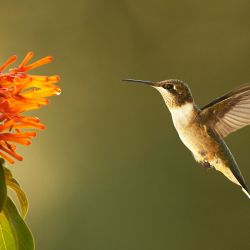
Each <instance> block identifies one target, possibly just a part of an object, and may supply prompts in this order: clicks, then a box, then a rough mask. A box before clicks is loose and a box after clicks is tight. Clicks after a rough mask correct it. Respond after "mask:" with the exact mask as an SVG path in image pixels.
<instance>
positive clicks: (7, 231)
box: [0, 213, 16, 250]
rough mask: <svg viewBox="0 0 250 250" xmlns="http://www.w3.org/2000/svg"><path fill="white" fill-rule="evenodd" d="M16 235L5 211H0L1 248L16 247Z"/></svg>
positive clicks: (0, 249)
mask: <svg viewBox="0 0 250 250" xmlns="http://www.w3.org/2000/svg"><path fill="white" fill-rule="evenodd" d="M15 246H16V243H15V237H14V235H13V234H12V231H11V227H10V224H9V222H8V219H7V218H6V216H5V214H4V213H0V250H14V249H16V247H15Z"/></svg>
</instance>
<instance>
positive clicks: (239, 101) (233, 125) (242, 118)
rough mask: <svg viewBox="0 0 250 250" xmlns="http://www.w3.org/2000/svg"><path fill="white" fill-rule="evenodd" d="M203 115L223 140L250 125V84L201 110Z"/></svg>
mask: <svg viewBox="0 0 250 250" xmlns="http://www.w3.org/2000/svg"><path fill="white" fill-rule="evenodd" d="M201 115H202V116H203V118H204V119H205V120H206V122H208V124H210V126H211V127H212V128H214V130H215V131H216V132H217V133H218V134H219V135H220V136H221V137H222V138H225V137H226V136H227V135H229V134H230V133H232V132H234V131H236V130H238V129H240V128H243V127H245V126H247V125H249V124H250V84H247V85H245V86H243V87H240V88H238V89H235V90H233V91H231V92H229V93H227V94H225V95H223V96H221V97H219V98H217V99H215V100H213V101H212V102H210V103H209V104H207V105H206V106H204V107H203V108H202V109H201Z"/></svg>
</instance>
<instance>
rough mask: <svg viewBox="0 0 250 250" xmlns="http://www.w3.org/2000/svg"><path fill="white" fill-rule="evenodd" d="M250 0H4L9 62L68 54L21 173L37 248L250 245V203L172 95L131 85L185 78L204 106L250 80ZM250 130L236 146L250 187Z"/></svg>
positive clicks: (147, 249) (53, 67)
mask: <svg viewBox="0 0 250 250" xmlns="http://www.w3.org/2000/svg"><path fill="white" fill-rule="evenodd" d="M249 8H250V2H248V1H244V0H239V1H226V0H222V1H209V2H208V1H194V0H191V1H175V0H172V1H170V0H167V1H166V0H157V1H145V0H119V1H117V0H109V1H100V0H99V1H98V0H96V1H93V0H82V1H80V0H79V1H59V0H56V1H48V0H43V1H5V2H2V3H1V15H0V23H1V24H0V27H1V41H0V49H1V57H0V59H1V62H4V61H5V59H6V58H8V57H9V56H10V55H12V54H17V55H18V56H19V58H20V60H21V58H22V57H23V56H24V55H25V54H26V53H27V52H28V51H29V50H32V51H34V52H35V58H37V59H39V58H40V57H43V56H46V55H53V56H54V57H55V61H54V62H53V63H52V64H50V65H47V66H44V67H43V68H39V69H37V70H36V71H35V73H43V74H60V75H61V78H62V80H61V82H60V86H61V88H62V90H63V93H62V95H61V96H60V97H53V98H51V104H50V106H49V107H46V108H44V109H43V110H40V111H37V112H35V114H36V115H38V116H39V117H40V118H41V119H42V121H43V122H44V123H45V124H46V126H47V130H46V131H44V132H40V133H39V134H38V136H37V138H36V139H34V140H33V144H32V145H31V147H30V148H24V149H21V150H22V153H23V155H24V157H25V159H24V161H23V162H22V163H17V164H15V166H13V167H12V169H13V171H14V174H15V175H16V177H17V178H18V179H19V181H20V183H21V185H22V186H23V188H24V189H25V191H26V192H27V194H28V196H29V199H30V211H29V215H28V223H29V225H30V227H31V229H32V231H33V232H34V236H35V238H36V244H37V249H39V250H40V249H41V250H43V249H46V250H49V249H63V250H71V249H72V250H75V249H76V250H78V249H79V250H81V249H84V250H152V249H157V250H165V249H169V250H170V249H171V250H179V249H185V250H189V249H190V250H193V249H197V250H198V249H203V250H210V249H216V250H221V249H227V250H233V249H249V248H250V238H249V235H250V232H249V228H250V201H249V200H247V198H246V196H245V195H244V194H243V193H242V192H241V190H240V189H239V188H237V187H236V186H235V185H233V184H231V183H229V181H227V180H226V179H225V178H224V177H223V176H221V175H220V174H219V173H215V172H209V173H207V172H206V171H204V170H203V169H200V168H199V166H198V165H197V164H196V163H195V162H194V160H193V159H192V156H191V154H190V153H189V152H188V150H187V149H185V148H184V146H183V145H182V143H181V142H180V140H178V139H177V135H176V132H175V130H174V128H173V125H172V123H171V120H170V115H169V113H168V111H167V109H166V108H165V107H164V105H163V101H162V100H161V98H160V95H159V94H158V93H157V92H156V91H155V90H153V89H150V88H149V87H146V86H136V85H132V84H130V85H129V84H125V83H122V82H121V81H120V80H121V79H122V78H128V77H134V78H139V79H140V78H141V79H145V80H163V79H167V78H180V79H182V80H185V81H187V82H188V83H189V84H190V87H191V88H192V90H193V95H194V97H195V100H196V101H197V103H198V104H199V105H203V104H206V103H207V102H208V101H210V100H211V99H212V98H214V97H216V96H218V95H220V94H223V93H224V92H226V91H228V90H230V89H231V88H233V87H236V86H237V85H240V84H243V83H246V82H250V15H249ZM249 138H250V127H248V128H245V129H243V130H241V131H239V132H237V133H235V134H233V135H231V136H230V137H229V138H228V139H227V142H228V144H229V146H230V148H231V149H232V151H233V153H234V154H235V157H236V159H237V161H238V163H239V166H240V168H241V170H242V172H243V174H244V176H245V179H246V182H247V183H248V184H249V185H250V158H249V156H250V154H249V152H250V139H249Z"/></svg>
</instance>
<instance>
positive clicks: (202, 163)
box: [200, 160, 214, 169]
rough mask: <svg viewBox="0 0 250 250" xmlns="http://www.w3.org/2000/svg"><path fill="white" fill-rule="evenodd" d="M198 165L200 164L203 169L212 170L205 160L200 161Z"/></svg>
mask: <svg viewBox="0 0 250 250" xmlns="http://www.w3.org/2000/svg"><path fill="white" fill-rule="evenodd" d="M200 164H201V165H202V166H203V167H204V168H205V169H212V168H214V167H213V166H212V165H211V164H210V163H209V162H208V161H207V160H205V161H201V162H200Z"/></svg>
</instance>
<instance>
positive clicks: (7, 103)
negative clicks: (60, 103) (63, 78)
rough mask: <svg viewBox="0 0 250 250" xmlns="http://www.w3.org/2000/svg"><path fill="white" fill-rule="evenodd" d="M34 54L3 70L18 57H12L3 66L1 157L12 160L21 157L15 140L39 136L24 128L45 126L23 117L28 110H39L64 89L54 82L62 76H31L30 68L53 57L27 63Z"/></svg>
mask: <svg viewBox="0 0 250 250" xmlns="http://www.w3.org/2000/svg"><path fill="white" fill-rule="evenodd" d="M32 56H33V53H32V52H29V53H28V54H27V55H26V57H25V58H24V59H23V61H22V62H21V63H20V64H19V66H18V67H17V68H14V69H10V70H9V72H8V73H4V72H3V70H5V69H6V68H7V67H8V66H9V65H10V64H12V63H13V62H15V61H16V56H12V57H10V58H9V59H8V60H7V61H6V62H5V63H4V64H3V65H2V66H0V157H2V158H4V159H6V160H7V161H8V162H9V163H14V160H13V158H15V159H17V160H22V157H21V156H20V155H18V154H17V153H16V152H15V150H16V146H15V145H14V144H13V143H18V144H23V145H29V144H30V139H31V138H32V137H34V136H36V133H35V132H34V131H27V130H26V131H23V129H44V125H43V124H42V123H41V122H40V120H39V119H38V118H36V117H30V116H23V115H22V113H23V112H25V111H28V110H34V109H38V108H40V107H41V106H43V105H47V104H48V99H47V97H49V96H53V95H59V94H60V92H61V90H60V88H59V87H57V86H56V85H55V83H57V82H58V81H59V76H40V75H29V74H27V71H29V70H31V69H34V68H37V67H40V66H42V65H44V64H47V63H49V62H51V61H52V59H53V58H52V57H50V56H47V57H44V58H42V59H40V60H38V61H36V62H34V63H31V64H28V63H29V61H30V59H31V58H32Z"/></svg>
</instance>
